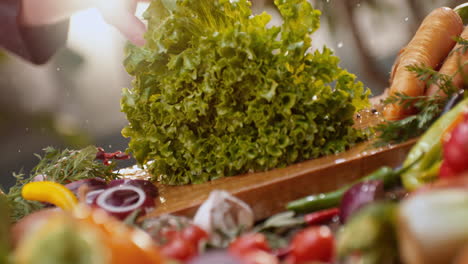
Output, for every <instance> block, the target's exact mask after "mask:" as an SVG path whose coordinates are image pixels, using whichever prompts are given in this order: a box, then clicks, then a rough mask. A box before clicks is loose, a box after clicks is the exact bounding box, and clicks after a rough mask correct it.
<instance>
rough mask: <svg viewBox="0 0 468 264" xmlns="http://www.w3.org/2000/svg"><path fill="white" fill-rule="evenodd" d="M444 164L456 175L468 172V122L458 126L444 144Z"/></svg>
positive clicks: (465, 121)
mask: <svg viewBox="0 0 468 264" xmlns="http://www.w3.org/2000/svg"><path fill="white" fill-rule="evenodd" d="M443 153H444V162H446V163H447V164H446V166H448V167H449V168H450V170H452V171H453V172H455V173H456V174H458V173H461V172H464V171H466V170H468V120H467V119H466V118H465V120H464V121H463V122H461V123H460V124H458V125H457V126H456V127H455V128H454V129H453V131H452V132H451V135H450V138H449V139H448V140H447V141H446V142H444V149H443Z"/></svg>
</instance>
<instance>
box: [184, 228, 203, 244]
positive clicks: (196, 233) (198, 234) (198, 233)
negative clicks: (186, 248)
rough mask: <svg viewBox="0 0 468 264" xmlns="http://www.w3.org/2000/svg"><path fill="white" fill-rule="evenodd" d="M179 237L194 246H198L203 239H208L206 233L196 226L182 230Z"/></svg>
mask: <svg viewBox="0 0 468 264" xmlns="http://www.w3.org/2000/svg"><path fill="white" fill-rule="evenodd" d="M181 235H182V237H183V238H184V239H185V240H188V241H190V242H191V243H192V244H194V245H198V243H199V242H200V241H201V240H203V239H208V233H206V231H205V230H203V229H201V228H200V227H198V226H196V225H189V226H187V227H186V228H184V229H183V230H182V234H181Z"/></svg>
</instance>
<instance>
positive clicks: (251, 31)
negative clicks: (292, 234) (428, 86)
mask: <svg viewBox="0 0 468 264" xmlns="http://www.w3.org/2000/svg"><path fill="white" fill-rule="evenodd" d="M275 4H276V6H277V7H278V10H279V11H280V13H281V15H282V17H283V20H284V23H283V25H282V26H281V27H269V26H267V24H268V22H269V21H270V19H271V17H270V16H269V15H268V14H266V13H262V14H259V15H255V16H254V15H252V12H251V9H250V2H248V1H247V0H230V1H229V0H179V1H177V2H176V1H170V0H155V1H152V3H151V5H150V6H149V8H148V10H147V11H146V12H145V15H144V16H145V18H146V19H147V20H148V31H147V33H146V35H145V38H146V40H147V42H146V44H145V46H144V47H135V46H131V45H130V46H128V48H127V49H126V52H127V58H126V59H125V62H124V64H125V67H126V69H127V71H128V72H129V73H130V74H131V75H133V76H134V77H135V79H134V81H133V89H124V91H123V97H122V100H121V107H122V111H123V112H125V113H126V115H127V118H128V120H129V125H128V126H127V127H125V128H124V129H123V131H122V134H123V135H124V136H125V137H130V138H131V140H130V143H129V149H128V151H131V152H132V153H133V155H134V157H135V158H136V159H137V161H138V162H139V163H141V164H147V165H148V168H149V170H150V172H151V173H152V174H153V175H155V176H156V179H157V180H159V181H162V182H163V183H166V184H186V183H200V182H205V181H208V180H211V179H216V178H219V177H224V176H231V175H237V174H240V173H245V172H249V171H263V170H268V169H271V168H275V167H284V166H287V165H289V164H292V163H295V162H298V161H302V160H307V159H311V158H316V157H319V156H321V155H326V154H332V153H337V152H340V151H343V150H345V149H346V148H347V147H349V146H350V145H352V144H353V143H355V142H356V141H358V140H360V139H362V138H363V137H364V136H365V135H364V133H363V131H358V130H356V129H354V128H352V125H353V123H354V121H353V115H354V113H355V112H356V111H357V110H359V109H362V108H364V107H366V106H367V105H368V100H367V96H368V94H369V92H368V90H367V89H364V87H363V85H362V83H360V82H357V81H356V80H355V76H354V75H352V74H350V73H348V72H347V71H346V70H344V69H341V68H340V67H339V66H338V63H339V59H338V58H337V57H335V56H333V54H332V51H331V50H330V49H328V48H326V47H324V48H323V50H322V51H318V50H317V51H313V52H312V51H311V41H312V40H311V38H310V36H309V35H310V34H311V33H313V32H314V31H315V30H317V28H318V27H319V16H320V12H319V11H318V10H315V9H313V8H312V6H311V5H310V4H309V3H308V2H307V1H306V0H288V1H286V0H277V1H275ZM149 161H154V162H149Z"/></svg>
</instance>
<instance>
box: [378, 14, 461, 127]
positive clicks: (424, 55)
mask: <svg viewBox="0 0 468 264" xmlns="http://www.w3.org/2000/svg"><path fill="white" fill-rule="evenodd" d="M462 30H463V22H462V20H461V18H460V16H459V15H458V14H457V13H456V12H455V11H453V10H452V9H450V8H448V7H441V8H437V9H435V10H434V11H432V12H431V13H430V14H429V15H428V16H427V17H426V18H425V19H424V20H423V22H422V24H421V26H420V27H419V29H418V31H417V32H416V34H415V35H414V37H413V39H412V40H411V41H410V42H409V43H408V45H407V46H406V47H405V48H403V50H401V51H400V54H399V57H398V58H397V60H396V62H395V65H394V66H393V70H392V76H391V79H390V84H391V85H390V92H389V94H390V95H394V94H396V93H402V94H406V95H408V96H413V97H415V96H421V95H424V92H425V91H424V88H425V84H424V82H423V81H421V80H419V79H418V77H417V76H416V75H415V74H414V73H412V72H409V71H408V70H407V69H406V67H407V66H409V65H425V66H429V67H432V68H435V67H436V66H437V65H439V64H440V63H441V62H442V60H443V59H444V58H445V57H447V55H448V54H449V52H450V51H451V50H452V48H453V46H455V41H454V40H453V37H454V36H458V35H460V33H461V32H462ZM411 113H412V110H409V109H405V108H404V106H402V105H399V104H391V105H388V106H386V107H385V109H384V117H385V118H386V119H387V120H398V119H401V118H404V117H405V116H406V115H408V114H411Z"/></svg>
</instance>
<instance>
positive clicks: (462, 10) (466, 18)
mask: <svg viewBox="0 0 468 264" xmlns="http://www.w3.org/2000/svg"><path fill="white" fill-rule="evenodd" d="M453 10H455V12H457V13H458V15H460V17H461V19H462V20H463V24H465V25H466V24H468V3H464V4H461V5H459V6H457V7H455V8H454V9H453Z"/></svg>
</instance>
